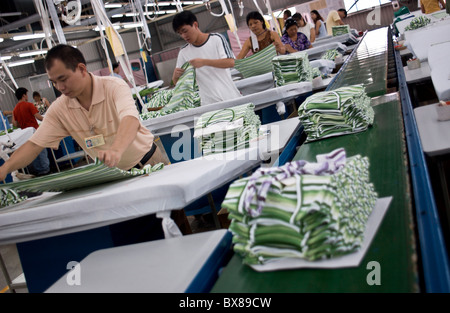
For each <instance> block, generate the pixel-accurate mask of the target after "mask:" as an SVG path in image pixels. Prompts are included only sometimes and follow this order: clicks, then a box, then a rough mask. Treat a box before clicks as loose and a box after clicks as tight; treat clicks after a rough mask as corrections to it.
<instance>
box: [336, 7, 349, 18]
mask: <svg viewBox="0 0 450 313" xmlns="http://www.w3.org/2000/svg"><path fill="white" fill-rule="evenodd" d="M338 11H341V12H344V18H345V17H347V10H346V9H339V10H338Z"/></svg>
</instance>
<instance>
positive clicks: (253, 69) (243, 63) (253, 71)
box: [234, 45, 277, 78]
mask: <svg viewBox="0 0 450 313" xmlns="http://www.w3.org/2000/svg"><path fill="white" fill-rule="evenodd" d="M276 56H277V50H276V49H275V46H274V45H269V46H268V47H266V48H264V49H263V50H261V51H259V52H257V53H255V54H253V55H251V56H249V57H246V58H244V59H240V60H235V61H234V68H235V69H236V70H238V71H239V72H240V73H241V74H242V76H244V78H249V77H252V76H257V75H262V74H266V73H270V72H272V63H271V61H272V59H273V58H274V57H276Z"/></svg>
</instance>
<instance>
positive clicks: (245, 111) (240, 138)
mask: <svg viewBox="0 0 450 313" xmlns="http://www.w3.org/2000/svg"><path fill="white" fill-rule="evenodd" d="M254 110H255V105H254V104H253V103H247V104H242V105H239V106H236V107H233V108H227V109H221V110H216V111H211V112H207V113H204V114H203V115H202V116H201V117H200V118H199V119H198V120H197V122H196V125H195V127H194V131H195V132H197V133H199V134H200V135H199V136H197V138H198V139H199V142H200V147H201V150H202V154H203V155H209V154H214V153H225V152H229V151H236V150H240V149H245V148H248V147H249V146H250V141H251V140H252V139H254V138H257V137H258V133H259V127H260V126H261V121H260V119H259V116H258V115H256V114H255V111H254ZM239 120H242V124H241V125H240V126H239V127H233V128H232V129H228V130H223V131H217V132H212V133H208V127H211V126H214V125H215V124H217V123H227V125H229V124H230V123H233V122H237V121H239Z"/></svg>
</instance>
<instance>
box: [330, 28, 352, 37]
mask: <svg viewBox="0 0 450 313" xmlns="http://www.w3.org/2000/svg"><path fill="white" fill-rule="evenodd" d="M331 31H332V33H333V36H340V35H344V34H348V33H350V26H349V25H339V26H333V27H331Z"/></svg>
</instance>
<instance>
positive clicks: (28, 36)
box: [12, 33, 45, 40]
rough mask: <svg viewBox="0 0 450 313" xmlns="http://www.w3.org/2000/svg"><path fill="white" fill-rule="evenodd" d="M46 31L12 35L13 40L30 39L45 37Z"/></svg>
mask: <svg viewBox="0 0 450 313" xmlns="http://www.w3.org/2000/svg"><path fill="white" fill-rule="evenodd" d="M44 37H45V34H44V33H36V34H28V35H17V36H14V37H12V39H13V40H28V39H36V38H44Z"/></svg>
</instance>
